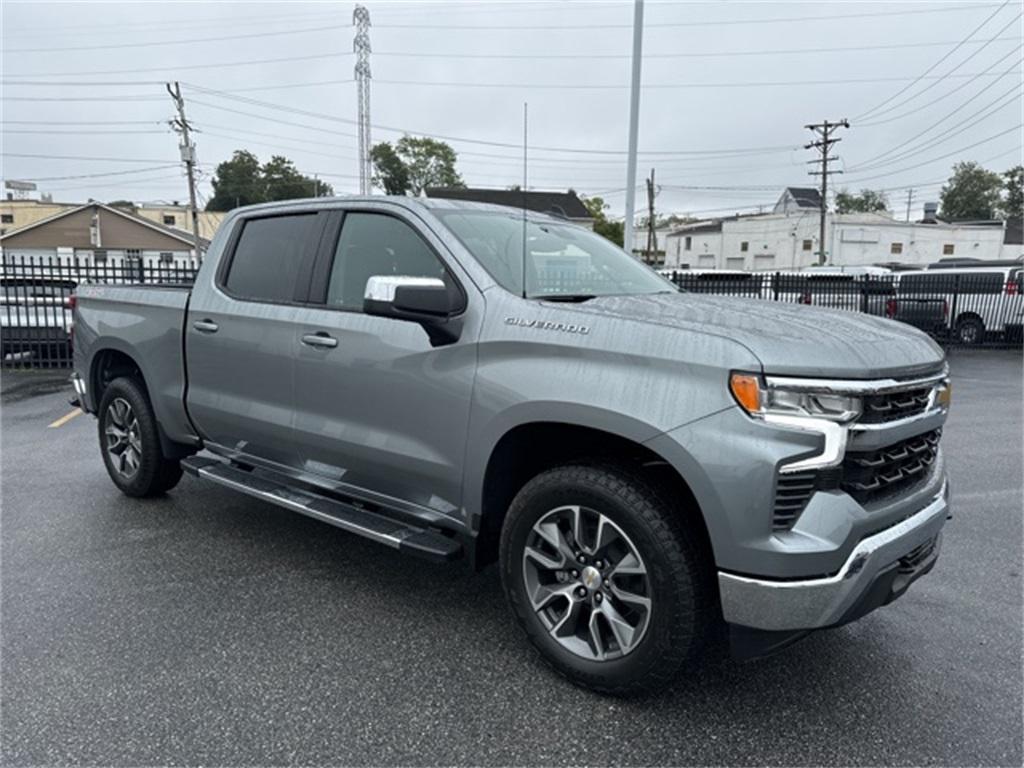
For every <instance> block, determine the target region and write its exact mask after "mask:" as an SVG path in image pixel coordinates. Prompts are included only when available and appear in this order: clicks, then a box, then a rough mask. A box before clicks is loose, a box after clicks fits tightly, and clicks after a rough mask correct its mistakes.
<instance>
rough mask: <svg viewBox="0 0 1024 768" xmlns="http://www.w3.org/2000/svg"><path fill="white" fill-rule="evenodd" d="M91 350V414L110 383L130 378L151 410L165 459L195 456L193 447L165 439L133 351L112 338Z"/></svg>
mask: <svg viewBox="0 0 1024 768" xmlns="http://www.w3.org/2000/svg"><path fill="white" fill-rule="evenodd" d="M93 347H94V349H95V351H93V352H92V354H91V355H90V360H89V372H88V376H89V378H88V391H89V393H90V402H91V405H92V410H93V412H94V413H96V414H99V410H100V403H101V402H102V400H103V393H104V391H105V390H106V388H107V386H109V384H110V382H112V381H113V380H114V379H116V378H119V377H122V376H124V377H128V378H131V379H133V380H135V381H137V382H138V383H139V386H141V387H142V391H143V392H144V393H145V395H146V399H147V400H148V401H149V405H150V407H151V408H152V409H153V414H154V416H155V419H156V428H157V433H158V435H159V436H160V447H161V450H162V451H163V453H164V455H165V456H167V457H168V458H182V457H184V456H189V455H191V454H193V453H195V451H196V448H195V447H192V446H188V445H185V444H182V443H178V442H175V441H174V440H171V439H170V438H169V437H168V436H167V432H166V430H165V429H164V427H163V424H162V419H161V414H160V409H159V406H158V404H157V403H156V402H155V400H154V398H153V395H152V393H151V390H150V388H149V384H148V383H147V381H146V372H145V370H144V369H143V367H142V365H141V364H140V363H139V360H138V357H139V356H138V355H136V354H135V351H134V350H132V349H131V348H130V347H129V346H128V345H127V344H125V343H124V342H122V341H120V340H119V339H114V338H111V339H104V340H100V341H97V342H96V343H95V344H94V345H93ZM97 347H98V348H97Z"/></svg>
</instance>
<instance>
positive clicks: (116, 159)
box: [0, 152, 169, 167]
mask: <svg viewBox="0 0 1024 768" xmlns="http://www.w3.org/2000/svg"><path fill="white" fill-rule="evenodd" d="M0 157H19V158H27V159H34V160H88V161H96V162H105V163H167V162H169V161H168V160H162V159H161V160H154V159H152V158H150V159H147V160H143V159H141V158H125V157H83V156H82V155H26V154H20V153H15V152H0ZM165 167H166V166H165Z"/></svg>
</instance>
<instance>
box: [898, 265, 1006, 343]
mask: <svg viewBox="0 0 1024 768" xmlns="http://www.w3.org/2000/svg"><path fill="white" fill-rule="evenodd" d="M1022 271H1024V270H1022V268H1021V266H1020V265H1017V266H998V267H973V266H972V267H956V268H944V269H928V270H922V271H920V272H903V273H901V274H899V275H898V278H897V279H898V287H897V299H898V300H899V302H900V303H901V304H902V303H903V302H911V301H917V302H922V301H923V302H931V303H939V302H941V303H942V305H943V306H944V307H945V308H946V316H945V318H944V319H945V322H944V323H943V325H942V329H943V331H944V332H945V333H947V334H949V335H950V336H952V338H953V339H954V340H955V341H957V342H959V343H961V344H980V343H982V342H983V341H985V340H986V338H987V337H989V336H999V337H1004V338H1011V339H1018V340H1019V339H1020V338H1021V328H1022V325H1024V290H1022V288H1024V279H1022Z"/></svg>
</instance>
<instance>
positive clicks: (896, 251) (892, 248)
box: [889, 243, 903, 256]
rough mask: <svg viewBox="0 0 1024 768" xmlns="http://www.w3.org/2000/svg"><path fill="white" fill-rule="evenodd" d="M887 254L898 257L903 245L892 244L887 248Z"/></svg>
mask: <svg viewBox="0 0 1024 768" xmlns="http://www.w3.org/2000/svg"><path fill="white" fill-rule="evenodd" d="M889 253H891V254H892V255H894V256H899V255H900V254H901V253H903V243H893V244H892V245H890V246H889Z"/></svg>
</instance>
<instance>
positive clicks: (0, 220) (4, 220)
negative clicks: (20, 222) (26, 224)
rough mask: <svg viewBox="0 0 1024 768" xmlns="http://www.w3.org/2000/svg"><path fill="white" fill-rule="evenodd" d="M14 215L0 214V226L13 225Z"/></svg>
mask: <svg viewBox="0 0 1024 768" xmlns="http://www.w3.org/2000/svg"><path fill="white" fill-rule="evenodd" d="M13 223H14V214H13V213H0V224H13Z"/></svg>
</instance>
